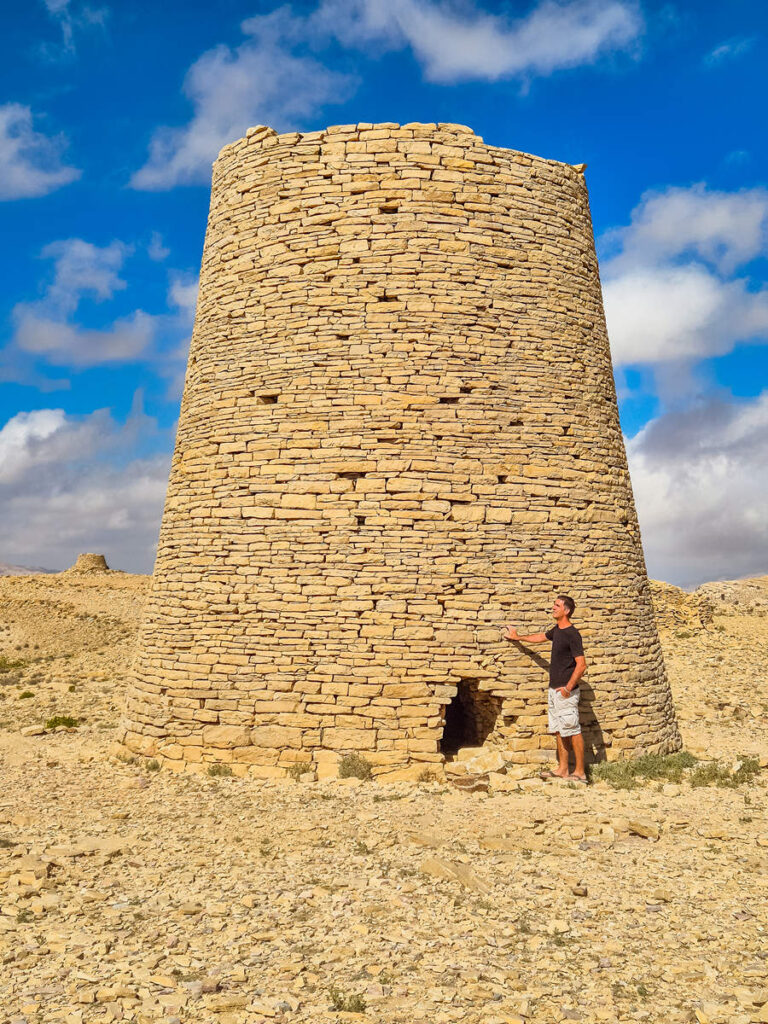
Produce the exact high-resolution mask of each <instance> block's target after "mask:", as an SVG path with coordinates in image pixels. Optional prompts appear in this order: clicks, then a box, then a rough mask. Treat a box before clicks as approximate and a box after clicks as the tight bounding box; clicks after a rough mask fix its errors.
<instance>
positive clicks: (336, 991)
mask: <svg viewBox="0 0 768 1024" xmlns="http://www.w3.org/2000/svg"><path fill="white" fill-rule="evenodd" d="M328 995H329V996H330V997H331V1006H332V1007H333V1008H334V1010H338V1011H339V1012H341V1013H365V1007H366V1002H365V998H364V997H363V996H362V995H361V994H360V993H356V994H354V995H349V996H348V995H346V994H345V993H344V992H342V990H341V989H340V988H337V987H336V986H335V985H331V986H330V988H329V989H328Z"/></svg>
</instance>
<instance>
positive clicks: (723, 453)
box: [627, 392, 768, 586]
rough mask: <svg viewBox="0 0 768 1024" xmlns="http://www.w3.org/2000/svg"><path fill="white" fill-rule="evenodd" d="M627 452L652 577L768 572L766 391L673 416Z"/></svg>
mask: <svg viewBox="0 0 768 1024" xmlns="http://www.w3.org/2000/svg"><path fill="white" fill-rule="evenodd" d="M627 457H628V459H629V467H630V471H631V474H632V485H633V488H634V492H635V502H636V505H637V511H638V517H639V520H640V526H641V529H642V534H643V542H644V549H645V554H646V561H647V563H648V571H649V573H650V575H651V576H653V577H655V578H657V579H663V580H667V581H669V582H671V583H677V584H679V585H682V586H695V585H697V584H699V583H702V582H705V581H706V580H712V579H729V578H730V579H733V578H738V577H740V576H747V575H758V574H762V573H767V572H768V516H766V512H765V510H766V506H768V392H763V394H762V395H760V396H758V397H757V398H755V399H752V400H750V401H746V402H741V403H726V402H722V401H719V400H717V399H710V400H708V401H706V402H700V403H698V404H696V405H694V406H693V407H691V408H689V409H687V410H685V411H683V412H675V413H667V414H666V415H664V416H661V417H659V418H658V419H655V420H653V421H651V423H649V424H648V425H647V426H646V427H645V428H644V429H643V430H642V431H641V432H640V433H639V434H637V435H636V436H635V437H634V438H632V440H630V441H627Z"/></svg>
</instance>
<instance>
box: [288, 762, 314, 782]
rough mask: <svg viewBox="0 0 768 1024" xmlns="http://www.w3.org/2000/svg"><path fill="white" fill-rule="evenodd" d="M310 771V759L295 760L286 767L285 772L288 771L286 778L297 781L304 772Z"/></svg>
mask: <svg viewBox="0 0 768 1024" xmlns="http://www.w3.org/2000/svg"><path fill="white" fill-rule="evenodd" d="M311 771H312V762H311V761H297V762H296V763H295V764H292V765H290V767H288V768H286V772H287V773H288V778H289V779H293V781H294V782H298V781H299V779H300V778H301V776H302V775H303V774H304V773H305V772H311Z"/></svg>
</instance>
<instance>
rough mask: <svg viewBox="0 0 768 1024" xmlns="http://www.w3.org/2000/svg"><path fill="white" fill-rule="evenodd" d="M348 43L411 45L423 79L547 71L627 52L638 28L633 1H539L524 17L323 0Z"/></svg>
mask: <svg viewBox="0 0 768 1024" xmlns="http://www.w3.org/2000/svg"><path fill="white" fill-rule="evenodd" d="M315 20H316V23H318V24H321V25H324V26H325V27H326V29H327V30H330V31H332V32H333V34H334V35H336V36H337V38H338V39H339V40H340V41H341V42H342V43H343V44H346V45H349V46H364V45H366V44H368V43H377V42H378V43H380V44H382V45H385V46H388V47H390V48H401V47H409V48H410V49H411V50H412V51H413V53H414V55H415V56H416V58H417V60H418V61H419V63H420V64H421V65H422V66H423V68H424V72H425V75H426V77H427V79H429V80H430V81H433V82H442V83H450V82H457V81H461V80H466V79H480V80H486V81H496V80H498V79H501V78H512V77H518V76H531V75H549V74H552V72H554V71H559V70H562V69H564V68H573V67H577V66H580V65H584V64H592V63H594V62H595V61H596V60H598V58H599V57H601V56H602V55H603V54H605V53H607V52H610V51H616V50H626V49H627V48H629V47H630V46H632V45H633V44H634V43H636V41H637V39H638V38H639V36H640V34H641V32H642V29H643V20H642V17H641V15H640V12H639V8H638V6H637V4H635V3H633V2H630V0H570V2H568V0H565V2H556V0H541V2H540V3H539V4H538V5H537V6H536V7H534V8H533V9H532V10H531V11H529V13H528V14H526V15H525V16H524V17H521V18H517V19H512V18H508V17H504V16H501V15H496V14H489V13H488V12H486V11H483V10H482V9H479V8H477V7H473V6H471V5H468V4H462V5H459V4H455V3H454V4H452V3H442V4H438V3H434V2H432V0H351V2H350V0H325V2H324V3H323V4H322V5H321V7H320V8H319V10H318V13H317V15H316V19H315Z"/></svg>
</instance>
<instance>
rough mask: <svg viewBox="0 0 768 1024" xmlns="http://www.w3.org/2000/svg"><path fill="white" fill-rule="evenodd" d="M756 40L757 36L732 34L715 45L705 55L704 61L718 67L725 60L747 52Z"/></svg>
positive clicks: (709, 65)
mask: <svg viewBox="0 0 768 1024" xmlns="http://www.w3.org/2000/svg"><path fill="white" fill-rule="evenodd" d="M756 42H757V36H734V38H733V39H726V40H725V42H722V43H720V44H719V45H717V46H716V47H715V48H714V49H713V50H710V52H709V53H708V54H707V55H706V57H705V58H704V63H705V64H706V65H707V66H708V67H710V68H714V67H718V66H719V65H721V64H724V63H725V62H726V61H729V60H735V59H736V58H737V57H741V56H742V54H745V53H748V52H749V50H751V49H752V47H753V46H754V45H755V43H756Z"/></svg>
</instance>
